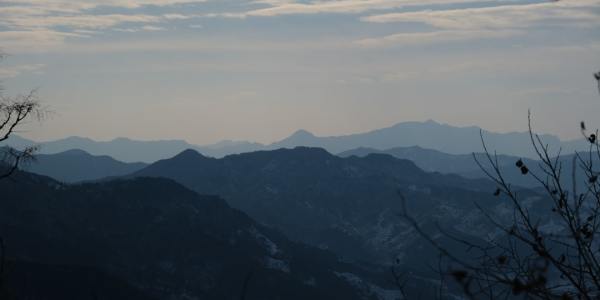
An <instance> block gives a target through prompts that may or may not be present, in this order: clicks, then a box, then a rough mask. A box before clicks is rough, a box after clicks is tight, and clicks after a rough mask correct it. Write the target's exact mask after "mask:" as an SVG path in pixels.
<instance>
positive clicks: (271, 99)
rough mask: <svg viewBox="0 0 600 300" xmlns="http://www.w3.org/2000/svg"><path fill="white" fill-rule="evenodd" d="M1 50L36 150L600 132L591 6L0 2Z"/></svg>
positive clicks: (595, 5) (596, 13)
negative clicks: (92, 143) (422, 129)
mask: <svg viewBox="0 0 600 300" xmlns="http://www.w3.org/2000/svg"><path fill="white" fill-rule="evenodd" d="M0 49H2V51H3V52H5V53H8V54H9V56H8V57H6V59H4V60H3V61H2V62H1V63H0V80H1V81H2V85H3V86H4V88H5V91H4V94H5V95H9V96H10V95H13V96H14V95H18V94H19V93H26V92H27V91H29V90H31V89H34V88H35V89H37V95H38V97H39V99H40V100H41V101H42V102H43V104H44V106H45V107H47V108H48V110H49V111H51V112H52V113H51V114H50V115H49V117H48V118H46V119H45V120H43V122H33V121H32V122H29V123H28V124H27V125H26V126H25V127H24V128H21V130H20V132H19V134H21V135H23V136H25V137H29V138H33V139H35V140H38V141H45V140H52V139H57V138H63V137H67V136H85V137H90V138H94V139H97V140H109V139H112V138H115V137H129V138H134V139H143V140H155V139H184V140H187V141H188V142H191V143H196V144H210V143H214V142H217V141H220V140H249V141H258V142H262V143H269V142H273V141H275V140H279V139H281V138H283V137H285V136H288V135H290V134H291V133H293V132H294V131H296V130H298V129H306V130H308V131H311V132H313V133H314V134H316V135H319V136H329V135H342V134H350V133H356V132H364V131H369V130H372V129H377V128H382V127H387V126H391V125H393V124H395V123H398V122H404V121H426V120H429V119H433V120H436V121H438V122H441V123H447V124H451V125H456V126H471V125H476V126H480V127H482V128H485V129H488V130H491V131H497V132H510V131H525V130H526V129H527V110H528V109H530V110H531V112H532V115H533V122H534V126H535V128H536V129H537V130H539V131H540V132H544V133H552V134H555V135H558V136H559V137H561V138H563V139H572V138H578V137H580V133H579V125H578V124H579V122H580V121H582V120H585V121H586V122H587V123H588V127H589V128H599V127H600V114H599V113H598V112H600V95H599V94H598V87H597V85H596V83H595V80H594V78H593V76H592V74H593V73H594V72H597V71H598V70H600V0H559V1H541V0H530V1H518V0H489V1H486V0H478V1H473V0H255V1H251V0H248V1H242V0H198V1H191V0H129V1H128V0H104V1H100V0H82V1H70V0H18V1H10V0H8V1H7V0H0Z"/></svg>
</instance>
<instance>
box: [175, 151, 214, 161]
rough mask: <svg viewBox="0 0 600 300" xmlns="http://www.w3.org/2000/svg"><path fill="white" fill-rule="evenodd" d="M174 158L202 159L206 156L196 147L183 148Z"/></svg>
mask: <svg viewBox="0 0 600 300" xmlns="http://www.w3.org/2000/svg"><path fill="white" fill-rule="evenodd" d="M173 158H174V159H186V160H187V159H201V158H206V156H204V155H202V154H200V152H198V151H196V150H194V149H186V150H183V151H182V152H181V153H179V154H177V155H175V157H173Z"/></svg>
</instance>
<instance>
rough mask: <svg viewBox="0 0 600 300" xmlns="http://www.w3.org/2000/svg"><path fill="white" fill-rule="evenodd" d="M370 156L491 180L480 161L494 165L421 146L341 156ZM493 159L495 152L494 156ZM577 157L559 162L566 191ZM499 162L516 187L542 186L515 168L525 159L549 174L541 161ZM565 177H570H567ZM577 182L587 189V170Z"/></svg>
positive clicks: (510, 158) (541, 174) (502, 159)
mask: <svg viewBox="0 0 600 300" xmlns="http://www.w3.org/2000/svg"><path fill="white" fill-rule="evenodd" d="M587 153H589V152H580V155H582V157H583V158H584V159H589V158H590V156H589V155H588V154H587ZM370 154H388V155H391V156H393V157H396V158H400V159H408V160H410V161H412V162H414V163H415V164H416V165H417V166H418V167H419V168H421V169H423V170H425V171H427V172H440V173H443V174H458V175H461V176H464V177H466V178H488V176H487V175H486V174H485V172H484V171H483V170H482V169H481V168H480V166H479V165H477V163H476V160H475V159H477V161H479V162H480V163H481V164H482V166H483V167H484V168H486V170H487V171H493V170H492V168H491V165H490V162H489V160H488V158H487V157H486V155H485V154H484V153H474V154H448V153H443V152H440V151H437V150H432V149H424V148H421V147H418V146H413V147H396V148H391V149H387V150H378V149H373V148H357V149H353V150H349V151H344V152H342V153H340V154H338V155H339V156H341V157H351V156H357V157H365V156H368V155H370ZM491 155H492V156H493V153H491ZM574 156H575V155H574V154H566V155H562V156H561V157H560V159H559V160H558V162H559V163H560V165H561V166H562V170H563V176H562V183H563V185H564V187H565V188H566V189H570V188H571V187H572V183H573V176H572V175H571V173H572V169H573V159H574ZM494 160H497V162H498V166H499V169H500V170H501V171H502V175H503V177H504V179H505V180H506V181H507V182H509V183H511V184H513V185H518V186H522V187H541V184H540V183H539V182H538V181H536V180H535V179H534V178H533V177H532V176H523V175H522V174H521V171H520V170H519V168H517V167H515V163H516V162H517V161H518V160H522V161H523V162H524V163H525V165H527V166H528V167H529V168H530V170H531V171H532V172H534V173H535V174H537V175H538V176H539V177H540V178H543V179H545V178H546V176H545V173H544V172H543V171H542V170H541V169H540V161H539V160H533V159H527V158H520V157H516V156H509V155H497V156H496V157H494ZM591 161H592V163H593V164H594V165H597V164H598V161H599V159H598V157H597V156H596V155H592V156H591ZM564 174H569V176H566V175H564ZM575 175H576V179H577V182H578V185H580V186H582V187H583V186H586V184H587V181H588V178H587V175H586V174H585V172H584V171H583V169H581V168H580V167H577V168H576V173H575Z"/></svg>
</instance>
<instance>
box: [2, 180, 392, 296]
mask: <svg viewBox="0 0 600 300" xmlns="http://www.w3.org/2000/svg"><path fill="white" fill-rule="evenodd" d="M13 179H14V180H4V181H0V190H1V191H2V201H0V232H1V233H2V238H3V241H4V243H5V245H6V250H7V252H6V253H2V255H3V256H4V255H6V257H7V258H8V266H9V268H10V269H9V270H8V273H6V274H3V279H4V278H8V279H7V280H6V281H5V282H4V283H5V284H4V285H2V286H0V296H6V295H12V296H20V297H17V298H15V299H65V298H68V296H71V297H72V298H73V299H383V298H382V297H379V294H383V295H394V293H396V294H398V292H397V291H393V290H391V289H390V286H391V283H389V281H388V283H386V282H385V280H382V278H380V277H378V276H379V275H377V274H375V273H369V272H367V271H364V270H363V269H361V268H357V267H355V266H353V265H351V264H348V263H343V262H340V261H339V260H338V259H337V258H336V256H335V255H333V254H332V253H330V252H328V251H324V250H319V249H316V248H312V247H308V246H305V245H301V244H297V243H293V242H290V241H288V240H287V239H286V238H285V237H283V236H282V235H281V234H279V233H278V232H276V231H273V230H272V229H269V228H266V227H264V226H262V225H260V224H258V223H256V222H255V221H253V220H252V219H250V218H249V217H248V216H247V215H246V214H244V213H242V212H240V211H237V210H235V209H232V208H230V207H229V206H228V205H227V204H226V203H225V201H223V200H222V199H220V198H218V197H216V196H201V195H198V194H196V193H194V192H192V191H190V190H188V189H186V188H184V187H183V186H181V185H179V184H177V183H175V182H173V181H171V180H168V179H159V178H157V179H151V178H138V179H133V180H116V181H108V182H101V183H86V184H78V185H63V184H61V183H59V182H56V181H54V180H52V179H49V178H47V177H43V176H39V175H34V174H30V173H25V172H19V173H17V174H16V175H15V176H14V177H13ZM28 271H32V272H36V273H34V274H30V275H27V274H26V272H28ZM7 276H11V277H7ZM45 276H47V277H45ZM40 282H41V283H40ZM380 283H381V284H382V285H379V284H380ZM386 286H387V287H386ZM392 287H393V286H392ZM144 295H146V296H144ZM394 298H395V297H394ZM394 298H393V299H394ZM3 299H4V298H3ZM8 299H13V298H8Z"/></svg>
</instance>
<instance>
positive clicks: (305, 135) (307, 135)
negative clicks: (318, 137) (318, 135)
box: [291, 129, 315, 138]
mask: <svg viewBox="0 0 600 300" xmlns="http://www.w3.org/2000/svg"><path fill="white" fill-rule="evenodd" d="M291 137H294V138H314V137H315V135H314V134H312V133H310V132H309V131H307V130H304V129H300V130H298V131H296V132H294V134H292V135H291Z"/></svg>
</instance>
